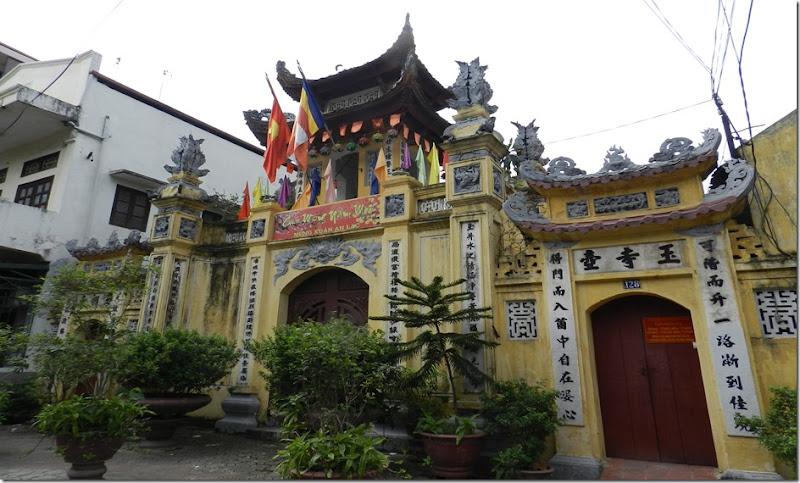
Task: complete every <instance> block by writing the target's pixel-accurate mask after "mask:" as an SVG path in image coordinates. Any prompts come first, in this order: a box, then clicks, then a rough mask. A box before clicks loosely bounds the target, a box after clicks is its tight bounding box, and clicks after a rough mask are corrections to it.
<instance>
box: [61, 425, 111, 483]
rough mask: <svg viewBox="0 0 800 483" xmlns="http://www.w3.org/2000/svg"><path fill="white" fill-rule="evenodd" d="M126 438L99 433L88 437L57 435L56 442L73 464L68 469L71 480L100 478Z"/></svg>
mask: <svg viewBox="0 0 800 483" xmlns="http://www.w3.org/2000/svg"><path fill="white" fill-rule="evenodd" d="M124 441H125V438H112V437H110V436H107V435H99V436H96V437H90V438H87V439H81V438H75V437H73V436H65V435H59V436H56V444H57V445H58V447H59V448H64V452H63V456H64V461H66V462H67V463H70V464H71V465H72V466H71V467H70V468H69V469H68V470H67V477H68V478H69V479H71V480H84V479H91V480H98V479H100V478H102V476H103V475H104V474H105V473H106V471H107V470H108V468H106V461H108V460H110V459H111V458H112V457H113V456H114V455H115V454H116V453H117V451H118V450H119V448H120V447H121V446H122V443H123V442H124Z"/></svg>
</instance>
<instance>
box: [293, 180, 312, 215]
mask: <svg viewBox="0 0 800 483" xmlns="http://www.w3.org/2000/svg"><path fill="white" fill-rule="evenodd" d="M310 201H311V183H306V187H305V188H303V193H302V194H301V195H300V197H299V198H297V201H295V202H294V206H292V209H293V210H301V209H303V208H308V207H309V206H311V204H310V203H309V202H310Z"/></svg>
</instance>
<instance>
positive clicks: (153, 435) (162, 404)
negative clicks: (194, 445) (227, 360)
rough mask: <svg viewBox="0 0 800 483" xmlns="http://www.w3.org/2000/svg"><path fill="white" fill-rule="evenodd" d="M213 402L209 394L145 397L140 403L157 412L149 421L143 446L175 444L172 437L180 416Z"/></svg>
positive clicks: (158, 446)
mask: <svg viewBox="0 0 800 483" xmlns="http://www.w3.org/2000/svg"><path fill="white" fill-rule="evenodd" d="M210 402H211V396H209V395H207V394H192V395H186V396H179V397H157V398H144V399H141V400H140V401H139V404H142V405H144V406H147V408H148V409H149V410H151V411H153V412H154V413H155V415H154V416H153V417H151V418H150V420H149V421H147V429H145V431H144V432H143V435H144V439H145V441H144V442H142V444H141V446H142V447H143V448H165V447H169V446H173V445H174V444H175V441H174V440H173V439H172V437H173V436H174V435H175V431H176V430H177V429H178V423H179V421H180V419H179V418H180V417H181V416H183V415H184V414H186V413H190V412H192V411H195V410H197V409H200V408H202V407H203V406H205V405H207V404H208V403H210Z"/></svg>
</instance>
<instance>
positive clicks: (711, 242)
mask: <svg viewBox="0 0 800 483" xmlns="http://www.w3.org/2000/svg"><path fill="white" fill-rule="evenodd" d="M694 245H695V255H696V256H697V275H698V277H699V282H700V297H701V298H702V302H703V308H704V311H705V316H706V323H707V324H708V342H709V344H710V345H711V360H712V362H713V364H714V373H715V374H716V379H717V390H718V392H719V397H720V405H721V407H722V412H723V415H724V417H725V425H726V428H727V430H728V434H729V435H735V436H753V434H752V433H749V432H747V431H745V430H744V428H741V427H737V426H736V423H735V422H734V416H735V415H736V413H741V414H742V415H745V416H760V415H761V412H760V411H759V406H758V399H757V398H756V390H755V384H754V380H753V372H752V370H751V368H750V357H749V355H748V351H747V346H746V344H745V338H744V330H743V329H742V326H741V323H740V321H739V309H738V304H737V302H736V297H735V294H734V287H733V281H732V279H731V276H730V274H729V271H728V265H727V263H726V262H725V254H724V252H723V249H724V245H723V240H722V237H721V236H720V235H719V233H717V234H715V235H707V236H698V237H696V238H695V241H694Z"/></svg>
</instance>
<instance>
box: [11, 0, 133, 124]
mask: <svg viewBox="0 0 800 483" xmlns="http://www.w3.org/2000/svg"><path fill="white" fill-rule="evenodd" d="M124 1H125V0H119V2H117V4H116V5H114V8H112V9H111V10H110V11H109V12H108V13H107V14H106V15H105V16H104V17H103V18H102V19H101V20H100V21H99V22H98V23H97V25H95V26H94V28H93V29H92V30H91V32H90V33H94V32H95V31H96V30H97V29H98V27H100V25H102V24H103V23H104V22H105V21H106V19H107V18H108V17H109V16H110V15H111V14H112V13H114V11H115V10H116V9H117V7H119V6H120V5H121V4H122V2H124ZM81 50H83V49H78V52H77V53H76V54H75V56H74V57H72V59H71V60H70V61H69V63H67V66H66V67H64V69H63V70H62V71H61V72H60V73H59V74H58V75H57V76H56V78H55V79H53V80H52V81H51V82H50V83H49V84H47V87H45V88H44V89H42V90H41V91H40V92H39V93H37V94H36V96H35V97H34V98H33V99H32V100H31V101H30V102H28V103H27V104H25V107H23V108H22V110H21V111H20V112H19V114H17V117H15V118H14V120H13V121H11V124H9V125H8V126H6V128H5V129H3V130H2V131H0V136H3V135H4V134H5V133H7V132H8V131H9V130H10V129H11V128H12V127H14V125H15V124H16V123H17V122H18V121H19V120H20V118H21V117H22V115H23V114H24V113H25V111H27V110H28V107H30V106H31V104H33V103H34V102H36V99H38V98H39V96H41V95H42V94H44V93H45V92H47V90H48V89H50V87H52V85H53V84H55V83H56V81H57V80H58V79H60V78H61V76H63V75H64V73H66V72H67V69H69V68H70V66H72V64H73V62H75V59H77V58H78V56H79V55H80V53H81Z"/></svg>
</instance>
